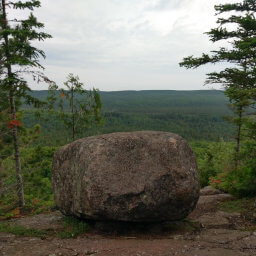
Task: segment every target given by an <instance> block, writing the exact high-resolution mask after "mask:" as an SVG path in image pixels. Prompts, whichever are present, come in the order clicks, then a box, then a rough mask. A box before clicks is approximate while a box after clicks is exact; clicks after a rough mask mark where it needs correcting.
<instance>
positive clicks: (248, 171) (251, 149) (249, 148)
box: [211, 140, 256, 196]
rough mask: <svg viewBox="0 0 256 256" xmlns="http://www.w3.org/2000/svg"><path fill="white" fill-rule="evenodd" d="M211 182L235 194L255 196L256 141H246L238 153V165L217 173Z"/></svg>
mask: <svg viewBox="0 0 256 256" xmlns="http://www.w3.org/2000/svg"><path fill="white" fill-rule="evenodd" d="M211 184H212V185H213V186H215V187H218V188H220V189H222V190H224V191H226V192H229V193H232V194H234V195H237V196H255V195H256V142H255V141H253V140H248V141H246V142H245V143H244V144H243V146H242V148H241V152H240V154H239V158H238V167H237V168H232V169H230V170H227V171H226V172H223V173H219V174H218V175H216V177H214V178H212V181H211Z"/></svg>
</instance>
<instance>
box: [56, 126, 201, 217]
mask: <svg viewBox="0 0 256 256" xmlns="http://www.w3.org/2000/svg"><path fill="white" fill-rule="evenodd" d="M52 185H53V191H54V197H55V202H56V205H57V207H58V208H59V209H60V210H61V211H62V212H63V213H64V214H67V215H74V216H77V217H80V218H84V219H93V220H116V221H132V222H156V221H170V220H179V219H183V218H184V217H186V216H187V215H188V214H189V213H190V212H191V211H192V210H193V209H194V208H195V205H196V203H197V200H198V197H199V181H198V172H197V163H196V158H195V156H194V153H193V151H192V150H191V148H190V147H189V145H188V144H187V142H186V141H185V140H184V139H183V138H181V137H180V136H178V135H176V134H173V133H168V132H156V131H141V132H129V133H124V132H122V133H112V134H105V135H100V136H93V137H88V138H84V139H80V140H77V141H75V142H73V143H71V144H68V145H66V146H64V147H62V148H61V149H60V150H59V151H58V152H57V153H56V154H55V156H54V160H53V171H52Z"/></svg>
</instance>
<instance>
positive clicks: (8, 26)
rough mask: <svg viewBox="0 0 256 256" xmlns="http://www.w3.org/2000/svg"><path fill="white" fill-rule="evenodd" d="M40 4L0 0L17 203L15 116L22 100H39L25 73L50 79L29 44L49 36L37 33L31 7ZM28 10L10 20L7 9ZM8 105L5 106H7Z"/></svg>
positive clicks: (0, 77) (0, 48) (1, 74)
mask: <svg viewBox="0 0 256 256" xmlns="http://www.w3.org/2000/svg"><path fill="white" fill-rule="evenodd" d="M38 7H40V1H37V0H27V1H8V0H1V5H0V90H1V97H2V101H3V102H2V103H1V105H2V108H3V109H4V110H6V109H9V111H8V112H9V117H8V122H7V126H8V128H9V129H10V130H11V132H12V141H13V142H12V143H13V148H14V158H15V166H16V177H17V194H18V200H19V206H24V205H25V200H24V190H23V179H22V171H21V161H20V147H19V127H21V126H22V123H21V122H20V120H18V118H17V113H18V111H19V107H20V105H21V102H25V103H27V104H33V105H34V106H40V105H41V104H42V102H40V101H39V100H37V99H36V98H33V97H32V96H31V95H30V94H29V92H30V91H31V89H30V87H29V84H28V82H27V81H26V80H25V78H24V76H25V75H31V76H32V77H33V78H34V80H37V81H46V82H49V79H47V78H46V77H45V76H44V75H43V73H42V72H41V71H40V69H43V67H42V66H41V65H40V62H39V60H40V57H43V58H44V57H45V54H44V52H43V51H42V50H40V49H37V48H35V47H34V46H32V45H31V42H32V41H34V40H39V41H43V40H45V39H46V38H50V37H51V36H50V35H48V34H46V33H44V32H40V29H42V28H43V27H44V25H43V24H42V23H40V22H38V21H37V19H36V17H35V16H34V15H33V13H32V12H33V10H34V9H35V8H38ZM10 10H18V11H26V10H30V11H31V13H30V15H29V17H27V18H25V19H19V17H15V18H12V19H10V18H9V17H8V11H10ZM6 106H7V107H6Z"/></svg>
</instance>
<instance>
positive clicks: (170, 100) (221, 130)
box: [23, 90, 234, 145]
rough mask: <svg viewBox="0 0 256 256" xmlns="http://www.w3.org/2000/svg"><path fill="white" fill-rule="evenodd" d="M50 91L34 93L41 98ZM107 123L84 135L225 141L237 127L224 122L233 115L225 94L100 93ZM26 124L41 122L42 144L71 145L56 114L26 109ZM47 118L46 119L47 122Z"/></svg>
mask: <svg viewBox="0 0 256 256" xmlns="http://www.w3.org/2000/svg"><path fill="white" fill-rule="evenodd" d="M47 93H48V92H47V91H33V92H32V95H33V96H34V97H37V98H39V99H45V98H46V97H47ZM100 95H101V100H102V116H103V120H104V124H103V125H102V126H100V127H91V128H90V129H88V130H85V131H84V134H83V135H82V136H90V135H97V134H102V133H111V132H121V131H136V130H159V131H168V132H173V133H177V134H179V135H181V136H182V137H184V138H185V139H187V140H188V141H217V140H219V139H220V138H223V139H224V140H226V141H229V140H231V139H233V133H234V127H233V126H232V125H231V124H230V123H229V122H227V121H226V120H225V119H226V118H227V117H228V116H230V115H231V114H232V112H231V111H230V109H229V108H228V103H229V102H228V99H227V98H226V96H225V95H224V93H223V92H222V91H218V90H199V91H162V90H161V91H120V92H100ZM23 109H24V123H25V125H26V126H28V127H32V126H33V125H35V124H37V123H39V124H40V125H41V136H40V138H39V140H38V141H37V143H40V144H41V145H63V144H65V143H68V142H70V138H71V134H70V132H69V131H68V130H66V129H65V128H64V127H63V125H62V123H61V121H60V119H59V118H58V115H57V113H52V114H51V115H49V114H46V113H44V114H42V115H41V117H40V118H36V117H35V115H34V113H35V111H36V110H34V109H29V108H28V107H26V106H24V107H23ZM45 119H47V120H45Z"/></svg>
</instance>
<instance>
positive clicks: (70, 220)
mask: <svg viewBox="0 0 256 256" xmlns="http://www.w3.org/2000/svg"><path fill="white" fill-rule="evenodd" d="M88 230H89V227H88V225H87V224H86V222H85V221H83V220H79V219H77V218H74V217H72V216H67V217H65V219H64V231H62V232H61V233H59V235H58V236H59V237H60V238H76V237H77V236H78V235H80V234H83V233H85V232H87V231H88Z"/></svg>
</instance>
